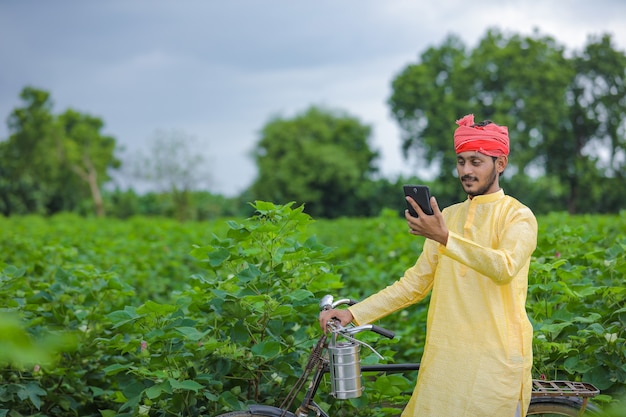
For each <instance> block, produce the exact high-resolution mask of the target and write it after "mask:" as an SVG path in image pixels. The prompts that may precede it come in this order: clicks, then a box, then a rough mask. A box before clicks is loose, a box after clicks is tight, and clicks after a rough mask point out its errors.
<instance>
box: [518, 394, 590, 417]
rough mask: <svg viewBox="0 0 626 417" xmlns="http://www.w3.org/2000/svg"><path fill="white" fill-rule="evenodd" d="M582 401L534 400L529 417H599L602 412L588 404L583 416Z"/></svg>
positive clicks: (556, 398) (566, 399)
mask: <svg viewBox="0 0 626 417" xmlns="http://www.w3.org/2000/svg"><path fill="white" fill-rule="evenodd" d="M582 405H583V404H582V401H580V400H578V399H573V398H561V397H545V398H533V399H532V400H531V401H530V406H529V407H528V413H527V414H526V415H527V416H543V417H554V416H570V417H577V416H583V417H592V416H599V415H600V410H599V409H598V408H597V407H596V406H594V405H592V404H587V407H586V408H585V412H584V413H583V414H582V415H581V414H579V413H580V409H581V408H582Z"/></svg>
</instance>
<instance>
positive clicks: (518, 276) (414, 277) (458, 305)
mask: <svg viewBox="0 0 626 417" xmlns="http://www.w3.org/2000/svg"><path fill="white" fill-rule="evenodd" d="M457 124H458V125H459V127H458V128H457V129H456V131H455V133H454V146H455V150H456V154H457V172H458V174H459V179H460V181H461V185H462V186H463V189H464V190H465V192H466V193H467V195H468V199H467V200H466V201H464V202H462V203H459V204H455V205H452V206H450V207H448V208H446V209H444V210H443V211H440V209H439V206H438V205H437V201H436V199H435V198H434V197H432V198H431V205H432V207H433V211H434V214H433V215H431V216H429V215H426V214H424V212H423V211H422V210H421V208H420V207H419V206H418V205H417V204H415V202H414V201H412V200H411V199H409V200H408V201H409V202H410V203H411V204H412V205H413V207H414V208H415V210H416V211H417V213H418V214H419V217H417V218H416V217H412V216H410V215H409V214H408V211H407V212H406V213H405V217H406V220H407V223H408V226H409V231H410V233H412V234H414V235H420V236H424V237H426V238H427V239H426V241H425V243H424V248H423V251H422V253H421V254H420V256H419V258H418V259H417V262H416V263H415V265H414V266H413V267H411V268H409V269H408V270H407V271H406V272H405V274H404V276H403V277H402V278H400V279H399V280H398V281H396V282H395V283H394V284H392V285H390V286H388V287H387V288H385V289H383V290H381V291H379V292H378V293H376V294H374V295H372V296H370V297H368V298H367V299H365V300H364V301H362V302H360V303H358V304H356V305H354V306H352V307H350V308H349V309H346V310H328V311H324V312H322V313H321V314H320V325H321V326H322V327H323V328H325V324H326V323H327V322H328V320H330V319H331V318H336V319H338V320H340V321H341V323H342V324H344V325H345V324H347V323H349V322H351V321H354V322H356V323H357V324H363V323H372V322H374V321H376V320H378V319H380V318H382V317H384V316H386V315H388V314H390V313H392V312H395V311H397V310H400V309H402V308H404V307H407V306H409V305H411V304H414V303H416V302H418V301H420V300H422V299H423V298H424V297H426V295H427V294H428V293H429V292H430V291H432V294H431V300H430V306H429V311H428V322H427V332H426V344H425V347H424V355H423V357H422V361H421V364H422V366H421V368H420V372H419V374H418V378H417V384H416V386H415V390H414V392H413V395H412V397H411V400H410V401H409V403H408V404H407V406H406V408H405V410H404V412H403V414H402V415H403V416H419V417H441V416H455V417H461V416H466V417H476V416H493V417H514V416H516V415H518V416H524V415H526V411H527V409H528V404H529V402H530V393H531V384H532V381H531V366H532V326H531V324H530V321H529V320H528V316H527V314H526V310H525V304H526V293H527V287H528V270H529V265H530V257H531V254H532V253H533V251H534V250H535V247H536V245H537V221H536V219H535V216H534V215H533V213H532V212H531V210H530V209H528V208H527V207H525V206H524V205H522V204H521V203H520V202H519V201H517V200H515V199H514V198H512V197H509V196H506V195H505V194H504V192H503V190H502V189H501V188H500V185H499V177H500V174H502V172H503V171H504V169H505V168H506V166H507V163H508V154H509V137H508V129H507V127H506V126H498V125H496V124H494V123H492V122H489V121H486V122H482V123H480V124H474V116H473V115H468V116H465V117H464V118H462V119H461V120H458V121H457Z"/></svg>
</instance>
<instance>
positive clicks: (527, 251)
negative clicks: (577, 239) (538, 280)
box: [439, 207, 537, 285]
mask: <svg viewBox="0 0 626 417" xmlns="http://www.w3.org/2000/svg"><path fill="white" fill-rule="evenodd" d="M492 227H494V228H501V230H502V233H499V234H498V235H497V236H498V237H499V240H498V241H496V242H489V243H490V244H486V242H476V241H474V240H469V239H466V238H464V237H463V236H461V235H460V234H459V233H454V232H450V233H449V236H448V242H447V244H446V246H440V248H439V251H440V253H441V254H442V255H444V256H447V257H450V258H452V259H453V260H455V261H458V262H460V263H462V264H463V265H465V266H467V267H470V268H472V269H473V270H474V271H476V272H478V273H479V274H482V275H485V276H487V277H489V278H490V279H492V280H493V281H494V282H495V283H496V284H499V285H503V284H507V283H509V282H511V280H512V279H513V278H514V277H515V276H516V275H517V274H518V272H519V271H520V270H521V269H522V268H523V267H525V265H526V264H527V263H528V260H529V259H530V256H531V255H532V253H533V251H534V250H535V248H536V245H537V220H536V219H535V216H534V215H533V214H532V212H531V211H530V210H529V209H528V208H525V207H523V208H517V209H516V210H514V211H513V212H512V213H510V215H509V216H508V218H507V219H506V220H505V221H503V222H502V223H501V225H492Z"/></svg>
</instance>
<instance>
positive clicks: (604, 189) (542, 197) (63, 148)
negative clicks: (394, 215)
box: [0, 29, 626, 220]
mask: <svg viewBox="0 0 626 417" xmlns="http://www.w3.org/2000/svg"><path fill="white" fill-rule="evenodd" d="M391 86H392V91H391V95H390V97H389V98H388V105H389V108H390V111H391V114H392V115H393V117H394V119H395V120H396V121H397V123H398V126H399V127H400V131H401V135H402V137H401V142H402V150H403V154H404V157H405V158H406V159H407V160H410V161H412V162H413V163H415V165H416V166H419V167H421V169H420V170H419V172H420V175H421V176H422V177H421V178H420V176H419V175H417V173H416V175H415V176H410V177H398V178H393V179H389V178H384V177H383V176H382V175H381V174H380V172H379V170H378V165H377V162H378V159H379V156H380V155H379V154H378V152H377V151H376V150H375V149H372V145H371V143H370V142H371V135H372V128H371V126H369V125H367V124H366V123H363V122H362V121H360V120H359V119H357V118H355V117H353V116H351V115H350V114H349V113H348V112H346V111H342V110H336V109H329V108H320V107H316V106H311V107H309V108H308V109H306V110H304V111H303V112H302V113H300V114H298V115H296V116H294V117H292V118H283V117H274V118H272V119H270V120H268V122H267V123H266V124H265V126H263V128H262V129H261V131H260V137H259V140H258V142H257V144H256V146H255V148H254V151H253V158H254V160H255V162H256V165H257V168H258V176H257V178H256V179H254V181H253V182H252V184H251V185H250V187H249V188H248V189H247V190H246V191H244V192H243V193H242V194H241V195H240V196H237V197H235V198H226V197H223V196H219V195H215V194H212V193H211V192H210V191H209V190H205V189H199V187H198V186H197V181H196V179H197V177H198V176H197V175H195V174H194V172H193V169H194V167H198V166H200V165H202V164H199V163H198V161H197V160H191V159H190V158H191V157H190V156H189V157H185V156H183V157H182V158H183V159H180V157H179V158H178V159H177V157H176V155H174V154H173V153H172V152H163V151H161V152H160V153H159V152H157V151H155V152H154V153H153V155H152V157H151V158H150V157H148V158H147V159H145V161H144V163H143V166H144V168H145V169H148V170H149V172H147V171H145V170H144V172H143V173H142V174H141V175H139V177H143V178H144V179H145V178H152V179H153V180H156V181H160V183H161V184H165V186H164V187H156V189H155V191H151V192H147V193H139V192H137V191H135V190H133V189H132V188H129V189H124V190H123V189H120V188H119V187H118V188H113V189H111V187H109V188H107V187H106V185H107V184H109V185H110V184H111V174H112V173H113V172H115V171H119V170H120V169H121V168H122V161H121V158H120V157H119V155H118V151H119V147H118V144H117V141H116V139H115V138H114V137H111V136H108V135H105V134H104V133H103V132H102V129H103V126H104V122H103V121H102V120H101V119H100V118H98V117H94V116H91V115H88V114H84V113H81V112H78V111H76V110H73V109H68V110H66V111H65V112H63V113H61V114H54V112H53V110H52V100H51V96H50V93H49V92H47V91H44V90H41V89H37V88H34V87H31V86H28V87H25V88H24V89H23V90H22V92H21V94H20V98H21V100H22V106H21V107H18V108H15V109H14V110H13V111H12V113H11V114H10V115H9V118H8V128H9V137H8V138H7V139H6V140H4V141H2V142H0V213H1V214H3V215H17V214H29V213H38V214H46V215H50V214H54V213H57V212H61V211H74V212H79V213H82V214H91V213H93V214H95V215H99V216H103V215H105V214H108V215H110V216H116V217H129V216H132V215H146V214H147V215H162V216H172V217H177V218H179V219H181V220H184V219H206V218H212V217H217V216H239V215H248V214H249V213H250V206H249V205H248V204H247V202H252V201H255V200H263V201H273V202H275V203H278V204H284V203H287V202H291V201H294V202H296V203H298V204H305V210H306V211H307V212H308V213H309V214H311V215H312V216H314V217H325V218H335V217H340V216H374V215H377V214H378V213H380V211H381V210H382V209H383V208H392V209H397V210H398V211H399V212H401V211H402V210H403V208H404V199H403V196H402V192H401V185H402V184H403V183H407V182H419V183H424V184H427V185H429V186H431V189H432V193H433V194H434V195H436V196H437V198H438V201H439V203H440V205H441V206H446V205H449V204H452V203H455V202H457V201H461V200H463V199H464V198H465V196H464V195H463V194H462V189H461V187H460V186H459V185H458V179H457V178H456V174H455V169H454V168H455V164H456V161H455V154H454V148H453V141H452V133H453V131H454V128H455V127H456V125H455V124H454V121H455V120H456V119H459V118H460V117H462V116H464V115H465V114H468V113H474V114H475V115H476V117H477V121H479V120H481V119H490V120H493V121H495V122H496V123H498V124H502V125H507V126H508V127H509V134H510V138H511V155H510V161H509V167H508V168H507V170H506V172H505V176H504V178H503V179H502V181H501V183H502V184H503V186H504V187H505V191H506V192H507V193H508V194H511V195H513V196H515V197H517V198H518V199H520V200H522V201H523V202H524V203H525V204H527V205H528V206H530V207H531V208H533V210H534V211H535V212H537V213H546V212H550V211H567V212H569V213H572V214H575V213H617V212H619V211H620V210H622V208H623V207H624V205H625V203H626V193H625V192H624V189H625V188H624V186H625V185H626V184H625V181H624V167H625V165H626V54H625V53H624V51H621V50H618V49H617V48H616V46H615V45H613V42H612V38H611V36H610V35H608V34H607V35H602V36H590V37H589V38H588V40H587V44H586V45H585V46H584V47H583V48H582V49H581V50H577V51H567V50H566V48H565V47H564V46H563V45H561V44H559V43H558V42H557V41H556V40H555V39H554V38H552V37H549V36H544V35H541V34H540V33H539V32H538V31H537V32H535V33H533V34H532V35H530V36H522V35H519V34H514V33H513V34H510V33H508V34H507V33H503V32H501V31H499V30H497V29H490V30H488V31H487V32H486V34H485V35H484V37H483V38H482V39H481V40H480V41H479V42H478V44H477V46H476V47H475V48H468V47H467V46H466V45H465V44H464V43H463V42H462V41H461V39H460V38H459V37H457V36H455V35H449V36H448V37H447V38H446V39H445V40H444V41H443V42H442V43H441V44H440V45H438V46H432V47H430V48H428V49H427V50H426V51H424V52H423V53H422V54H421V55H420V56H419V57H418V60H417V62H415V63H411V64H409V65H407V66H406V67H405V68H403V69H402V71H400V72H399V73H398V75H396V76H395V77H394V78H393V79H392V80H391ZM161 139H162V140H161V141H160V142H159V143H158V144H157V145H158V146H155V150H158V149H161V150H163V149H164V148H165V149H167V148H168V146H169V148H170V149H179V150H180V149H183V148H184V145H183V144H184V143H187V141H179V142H176V137H170V138H168V137H167V136H165V137H161ZM168 144H169V145H168ZM181 146H183V147H182V148H181ZM185 158H186V159H185Z"/></svg>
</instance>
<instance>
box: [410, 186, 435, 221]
mask: <svg viewBox="0 0 626 417" xmlns="http://www.w3.org/2000/svg"><path fill="white" fill-rule="evenodd" d="M404 195H405V196H409V197H411V198H412V199H413V200H415V201H416V202H417V204H419V206H420V208H421V209H422V210H423V211H424V213H426V214H433V208H432V207H431V206H430V189H429V188H428V186H426V185H405V186H404ZM406 205H407V208H408V209H409V214H410V215H411V216H413V217H418V215H417V213H416V212H415V210H414V209H413V206H411V204H409V202H408V201H407V202H406Z"/></svg>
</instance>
